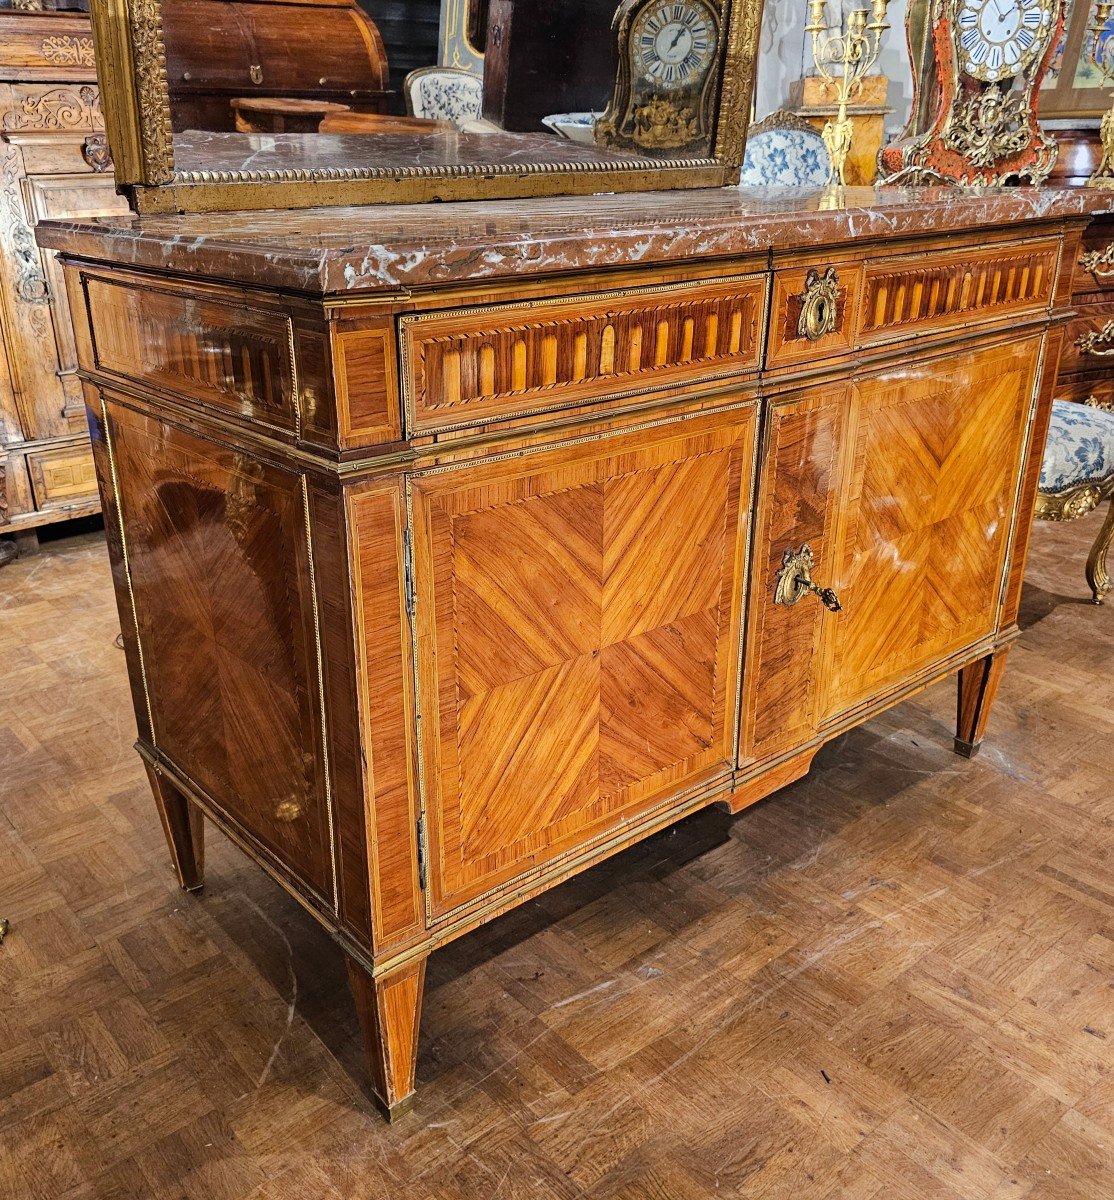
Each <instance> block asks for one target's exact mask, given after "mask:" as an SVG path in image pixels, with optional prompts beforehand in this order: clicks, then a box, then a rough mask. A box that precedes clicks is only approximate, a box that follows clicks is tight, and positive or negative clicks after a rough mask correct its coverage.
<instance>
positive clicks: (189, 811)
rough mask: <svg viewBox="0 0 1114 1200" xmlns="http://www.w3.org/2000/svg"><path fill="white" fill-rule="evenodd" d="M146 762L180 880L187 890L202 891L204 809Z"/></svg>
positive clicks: (203, 884) (152, 789)
mask: <svg viewBox="0 0 1114 1200" xmlns="http://www.w3.org/2000/svg"><path fill="white" fill-rule="evenodd" d="M143 765H144V766H145V767H146V768H147V778H148V779H149V780H150V782H151V791H152V793H153V794H154V797H155V805H156V807H157V808H158V810H159V816H160V817H161V818H162V828H163V832H164V833H165V834H166V842H167V845H168V846H169V847H170V857H171V858H172V859H173V860H174V870H175V871H176V872H177V874H178V882H179V883H180V884H181V885H182V887H183V888H185V889H186V891H187V892H199V891H201V889H202V888H203V887H204V886H205V818H204V817H203V816H202V815H201V809H199V808H198V807H197V805H196V804H192V803H190V801H189V800H187V799H186V797H185V796H183V795H182V793H181V792H180V791H179V790H178V789H177V788H176V787H175V786H174V784H172V783H171V782H170V780H169V779H167V777H166V776H165V775H161V774H160V773H159V772H158V771H156V770H155V768H154V767H152V766H151V764H150V763H148V762H145V763H144V764H143Z"/></svg>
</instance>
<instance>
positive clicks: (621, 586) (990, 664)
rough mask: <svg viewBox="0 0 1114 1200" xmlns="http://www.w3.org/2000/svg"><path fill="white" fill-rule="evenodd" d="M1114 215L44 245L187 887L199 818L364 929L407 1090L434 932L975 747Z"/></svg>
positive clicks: (911, 199) (987, 198)
mask: <svg viewBox="0 0 1114 1200" xmlns="http://www.w3.org/2000/svg"><path fill="white" fill-rule="evenodd" d="M1098 203H1100V199H1099V198H1098V197H1095V196H1093V195H1088V194H1087V193H1084V192H1082V191H1079V190H1077V191H1076V192H1074V193H1068V192H1056V191H1047V192H1036V191H1030V190H1023V189H1015V190H1012V191H1003V192H994V191H991V192H986V193H978V192H971V193H966V194H960V193H955V192H938V191H933V190H924V191H917V192H900V191H888V192H877V193H875V192H874V191H871V190H866V189H863V190H858V189H849V190H848V191H847V193H846V195H845V197H844V199H843V201H842V203H841V204H837V205H834V206H831V207H829V208H827V209H826V210H825V209H824V208H823V207H822V206H821V205H820V204H819V203H818V194H816V193H813V194H811V195H806V196H801V197H793V196H792V195H788V196H787V195H785V194H784V193H782V194H779V195H764V194H762V193H760V192H759V193H741V192H739V191H738V190H735V189H721V190H706V191H701V192H699V193H687V194H686V193H662V194H656V195H649V194H647V195H632V196H623V197H607V196H600V197H595V198H582V199H576V198H568V199H560V200H559V199H550V200H540V199H539V200H525V201H507V202H503V203H501V204H499V205H495V206H492V205H483V204H472V203H465V204H451V205H439V206H421V207H379V208H375V209H370V208H364V209H347V210H346V209H331V210H309V211H306V212H295V213H279V212H275V213H256V214H234V215H231V216H230V215H219V214H213V215H200V216H191V217H171V216H168V217H147V218H137V217H133V216H130V215H129V216H126V217H120V218H113V219H108V220H101V221H66V222H61V221H55V222H48V223H47V224H45V225H43V226H40V228H39V234H38V236H39V238H40V240H41V242H42V244H43V245H44V246H47V247H49V248H51V249H52V250H54V251H56V252H58V253H59V255H60V257H61V261H62V262H63V263H64V264H65V271H66V274H67V278H68V285H69V288H70V290H71V296H72V301H73V306H74V308H75V310H76V311H77V312H78V313H79V314H81V315H80V317H79V320H78V323H77V345H78V355H79V360H80V369H81V377H82V379H83V381H84V389H85V399H86V403H87V406H88V412H89V421H90V425H91V428H92V433H93V442H94V448H95V456H96V464H97V472H98V477H99V481H100V488H101V493H102V496H103V501H104V508H105V513H106V518H107V521H106V528H107V531H108V537H109V546H110V552H111V559H112V566H113V574H114V579H115V586H116V595H117V599H118V603H119V608H120V616H121V623H122V626H123V631H124V641H125V646H126V651H127V658H128V665H129V674H130V678H131V685H132V692H133V697H134V703H135V713H136V720H137V723H138V728H139V740H138V749H139V752H140V754H141V755H142V757H143V760H144V762H145V763H146V765H147V770H148V773H149V776H150V781H151V786H152V789H153V792H154V796H155V800H156V803H157V806H158V810H159V812H160V814H161V817H162V821H163V825H164V827H165V831H166V835H167V839H168V842H169V845H170V850H171V854H172V857H173V860H174V864H175V866H176V869H177V872H178V876H179V879H180V881H181V884H182V886H183V887H185V888H187V889H190V890H194V889H198V888H200V887H201V885H202V870H203V843H202V824H203V817H204V818H207V819H209V820H211V821H212V822H213V823H214V824H215V825H217V826H218V827H219V828H220V829H221V830H223V831H224V832H225V833H226V834H227V835H228V836H229V837H230V838H231V839H232V840H233V841H234V842H236V843H237V844H238V845H239V846H240V847H242V849H243V850H244V851H245V852H246V853H247V854H249V855H250V856H251V857H252V858H253V859H254V860H255V861H256V862H258V863H259V864H260V865H261V866H262V867H263V868H264V869H265V870H266V871H268V872H269V873H270V874H271V875H272V876H273V877H274V878H275V879H276V880H277V881H278V882H279V883H280V884H281V885H282V886H283V887H285V888H286V889H287V890H288V891H290V892H291V893H293V895H294V896H296V897H297V898H298V899H299V900H300V901H301V902H302V904H303V905H304V906H305V907H306V908H307V909H308V910H309V911H310V912H311V913H312V914H313V915H314V916H315V917H316V918H317V919H318V920H319V921H320V922H321V924H322V925H324V926H325V928H326V929H327V930H328V931H329V932H330V933H331V935H332V936H333V937H334V938H335V940H336V941H337V943H338V944H339V946H340V947H341V949H342V951H343V952H344V954H345V955H346V956H347V961H348V964H349V971H350V978H351V982H352V987H353V991H354V994H355V997H356V1001H357V1007H358V1010H359V1014H360V1018H361V1024H362V1027H363V1030H364V1034H365V1040H366V1043H367V1049H368V1055H369V1060H370V1065H371V1075H372V1081H373V1085H374V1090H375V1093H376V1095H377V1096H378V1098H379V1099H380V1101H381V1102H382V1105H383V1107H384V1108H385V1109H386V1111H387V1112H388V1113H389V1114H391V1115H396V1114H398V1113H399V1112H400V1111H402V1110H403V1109H404V1108H405V1107H406V1106H407V1105H408V1103H409V1101H410V1099H411V1097H412V1095H413V1092H414V1078H415V1061H416V1045H417V1031H418V1024H419V1015H420V1009H421V999H422V985H423V978H424V970H425V962H426V958H427V956H428V955H429V953H430V952H431V951H433V950H434V949H436V948H437V947H438V946H439V945H441V944H443V943H445V942H447V941H449V940H450V939H453V938H456V937H458V936H460V935H462V934H466V933H467V932H468V931H469V930H470V929H472V928H474V927H475V926H477V925H479V924H480V923H482V922H484V921H487V920H489V919H491V918H492V917H494V916H496V915H497V914H499V913H500V912H503V911H505V910H506V909H508V908H510V907H511V906H513V905H516V904H519V903H521V902H522V901H524V900H526V899H527V898H529V897H530V896H531V895H534V894H537V893H538V892H540V891H542V890H544V889H546V888H549V887H552V886H553V885H555V884H556V883H558V882H559V881H560V880H562V879H563V878H565V877H567V876H569V875H570V874H572V873H574V872H577V871H580V870H582V869H584V868H585V867H588V866H590V865H591V864H593V863H596V862H599V861H600V860H601V859H603V858H605V857H607V856H608V855H611V854H614V853H616V852H618V851H620V850H622V849H623V848H624V847H625V846H627V845H629V844H631V843H633V842H635V841H637V840H638V839H641V838H644V837H646V836H647V835H649V834H651V833H652V832H654V831H656V830H658V829H661V828H662V827H663V826H665V825H667V824H669V823H671V822H675V821H677V820H679V819H680V818H682V817H684V816H685V815H686V814H688V813H691V812H693V811H695V810H696V809H699V808H701V807H702V806H704V805H708V804H711V803H721V804H724V805H726V806H727V807H728V808H729V809H731V810H732V811H739V810H741V809H743V808H744V807H746V806H747V805H749V804H751V803H753V802H755V801H756V800H758V799H760V798H762V797H764V796H766V795H768V794H769V793H771V792H774V791H776V790H777V789H778V788H779V787H782V786H783V785H785V784H787V783H789V782H791V781H792V780H795V779H797V778H799V777H800V776H802V775H803V774H804V773H805V772H807V770H808V768H809V764H810V761H811V760H812V758H813V756H814V755H815V754H816V752H817V750H818V748H819V747H820V746H821V745H822V744H823V743H824V742H825V741H827V740H828V739H830V738H833V737H835V736H837V735H838V734H840V733H841V732H842V731H844V730H847V729H849V728H851V727H852V726H854V725H856V724H858V723H860V722H863V721H866V720H868V719H869V718H870V717H871V716H873V715H874V714H876V713H878V712H879V711H881V710H882V709H884V708H886V707H887V706H889V705H892V704H895V703H897V702H898V701H900V700H902V699H903V698H905V697H907V696H909V695H911V694H912V693H914V692H915V691H917V690H918V689H920V688H923V687H925V686H926V685H928V684H930V683H932V682H933V681H936V680H939V679H941V678H943V677H945V676H948V675H953V674H955V675H958V705H957V709H958V711H957V725H956V742H955V747H956V749H957V751H959V752H960V753H961V754H964V755H971V754H973V753H975V751H976V750H977V749H978V746H979V743H980V741H981V740H982V738H983V734H984V730H985V728H986V724H987V718H988V714H989V711H990V707H991V704H992V702H993V699H994V695H995V691H996V689H997V686H998V682H999V678H1000V676H1001V672H1002V668H1003V664H1004V663H1005V661H1006V655H1007V651H1008V649H1009V646H1010V643H1011V642H1012V641H1013V639H1014V638H1015V637H1016V635H1017V632H1018V628H1017V623H1016V618H1017V611H1018V601H1019V594H1020V590H1021V577H1022V572H1023V569H1024V565H1025V558H1026V551H1027V546H1028V540H1029V528H1030V522H1031V517H1032V510H1033V503H1034V494H1035V489H1036V482H1037V475H1038V471H1039V467H1040V460H1041V453H1042V448H1043V443H1044V437H1045V432H1046V425H1047V420H1048V413H1049V406H1050V403H1051V399H1052V395H1051V389H1052V381H1053V380H1054V379H1055V375H1056V369H1057V362H1058V359H1059V357H1060V349H1061V343H1062V341H1063V331H1064V328H1065V322H1066V319H1067V317H1068V308H1067V302H1068V299H1069V296H1070V290H1071V281H1072V273H1073V267H1074V264H1075V262H1076V259H1077V258H1078V256H1079V247H1080V238H1081V235H1082V231H1083V229H1084V227H1085V225H1086V222H1087V211H1088V206H1091V207H1094V206H1095V205H1096V204H1098ZM774 802H775V803H776V800H775V801H774Z"/></svg>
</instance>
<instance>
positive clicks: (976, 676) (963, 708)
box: [955, 650, 1009, 758]
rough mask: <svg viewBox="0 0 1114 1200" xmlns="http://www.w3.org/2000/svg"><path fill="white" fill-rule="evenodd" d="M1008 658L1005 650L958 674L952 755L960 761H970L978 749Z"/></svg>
mask: <svg viewBox="0 0 1114 1200" xmlns="http://www.w3.org/2000/svg"><path fill="white" fill-rule="evenodd" d="M1008 654H1009V651H1008V650H999V651H998V652H997V653H995V654H988V655H987V656H986V658H980V659H979V660H978V661H977V662H973V663H971V664H970V666H966V667H964V668H963V669H962V670H961V671H960V672H959V695H958V704H957V706H956V720H955V752H956V754H962V755H963V757H964V758H974V757H975V755H976V754H978V752H979V747H980V746H981V745H982V739H983V734H984V733H985V732H986V723H987V721H988V720H989V719H990V710H991V709H992V708H993V707H994V697H995V696H996V695H997V694H998V684H999V683H1000V682H1001V679H1002V669H1003V668H1004V667H1005V665H1006V656H1007V655H1008Z"/></svg>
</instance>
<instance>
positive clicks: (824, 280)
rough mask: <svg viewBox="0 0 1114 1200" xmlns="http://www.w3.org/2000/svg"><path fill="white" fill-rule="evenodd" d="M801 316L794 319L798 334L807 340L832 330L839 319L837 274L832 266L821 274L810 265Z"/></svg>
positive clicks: (813, 339)
mask: <svg viewBox="0 0 1114 1200" xmlns="http://www.w3.org/2000/svg"><path fill="white" fill-rule="evenodd" d="M800 299H801V315H800V317H798V319H797V334H798V336H799V337H803V338H808V340H809V341H810V342H816V341H819V340H820V338H822V337H827V335H828V334H829V333H835V331H836V325H837V323H838V322H839V276H838V275H837V274H836V269H835V267H829V268H828V269H827V270H826V271H825V272H824V274H823V275H821V274H820V272H819V271H818V270H817V269H816V268H815V267H810V268H809V270H808V274H807V275H806V276H805V290H804V291H803V292H802V293H801V297H800Z"/></svg>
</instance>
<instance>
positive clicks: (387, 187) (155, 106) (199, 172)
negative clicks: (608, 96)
mask: <svg viewBox="0 0 1114 1200" xmlns="http://www.w3.org/2000/svg"><path fill="white" fill-rule="evenodd" d="M720 3H721V5H722V22H723V28H724V30H725V31H726V36H725V37H724V39H723V58H722V62H721V67H720V76H721V83H720V91H719V97H718V100H719V103H718V105H717V107H716V122H715V134H714V138H713V144H712V153H711V155H710V156H708V157H703V158H686V159H675V160H674V159H661V158H656V159H650V158H646V159H638V158H632V159H630V160H629V161H625V162H623V163H622V164H621V165H620V164H613V163H603V162H592V163H586V164H583V165H582V164H580V163H576V164H570V163H569V162H568V161H565V162H554V163H551V164H550V163H544V162H542V163H529V164H527V165H525V166H522V165H514V164H500V163H494V164H491V165H487V164H485V165H484V167H483V168H482V169H478V168H476V167H474V166H463V167H461V166H397V167H396V166H391V167H370V168H368V167H337V168H330V169H321V170H313V169H284V170H271V171H266V172H262V171H248V172H244V171H231V170H226V169H219V168H218V169H212V170H208V169H196V168H191V169H188V170H185V169H182V168H181V167H180V166H178V165H176V163H175V156H174V136H173V133H172V130H171V108H170V91H169V87H168V81H167V69H166V50H165V46H164V42H163V33H162V16H161V3H160V0H93V2H92V5H91V15H92V21H93V37H94V43H95V47H96V58H97V74H98V77H99V80H100V86H101V97H102V105H103V108H104V119H105V130H106V134H107V138H108V143H109V146H110V148H111V151H112V159H113V164H114V170H115V175H116V181H117V184H118V185H119V187H120V188H121V190H122V191H124V192H125V194H126V195H127V196H128V198H129V200H130V202H131V204H132V207H133V208H134V209H135V210H136V211H137V212H161V213H166V212H212V211H222V210H240V211H243V210H254V209H266V208H307V207H319V206H336V205H352V204H374V203H386V202H393V203H399V202H405V203H419V202H424V201H431V200H468V199H481V198H482V199H492V198H507V197H523V196H540V195H585V194H591V193H595V192H631V191H653V190H663V189H671V188H694V187H721V186H725V185H729V184H733V183H736V182H737V181H738V178H739V168H740V166H741V164H742V160H743V151H744V148H745V143H746V129H747V125H748V122H749V118H750V112H751V98H752V94H753V89H754V80H755V72H756V64H757V55H758V37H759V32H760V28H761V22H762V8H763V0H720Z"/></svg>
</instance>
